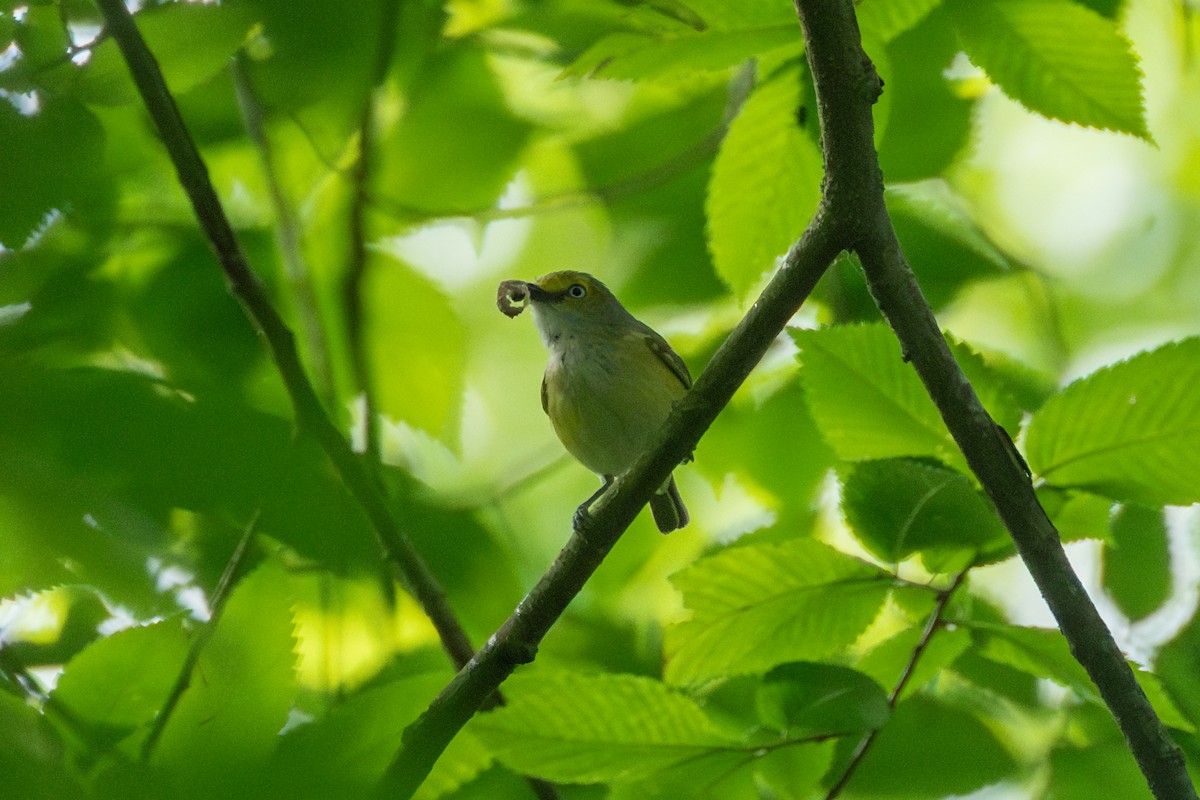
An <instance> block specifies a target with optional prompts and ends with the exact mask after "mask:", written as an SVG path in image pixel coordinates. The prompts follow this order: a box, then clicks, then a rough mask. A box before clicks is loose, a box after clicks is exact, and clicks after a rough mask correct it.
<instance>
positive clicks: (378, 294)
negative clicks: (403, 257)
mask: <svg viewBox="0 0 1200 800" xmlns="http://www.w3.org/2000/svg"><path fill="white" fill-rule="evenodd" d="M363 296H364V303H365V305H366V312H365V313H366V331H365V332H364V333H365V342H366V346H367V347H368V349H369V356H370V360H371V368H372V371H371V375H372V377H373V378H374V381H375V387H374V388H375V403H376V409H375V410H376V412H377V413H382V414H384V415H386V416H387V417H389V418H391V419H392V420H399V421H403V422H407V423H408V424H410V425H412V426H414V427H417V428H421V429H422V430H426V431H428V432H430V433H431V434H432V435H434V436H435V437H438V438H443V439H448V440H451V441H455V440H456V439H457V432H458V425H457V422H458V412H459V407H460V404H461V401H462V389H463V378H464V374H463V362H464V360H465V358H466V331H465V329H464V327H463V325H462V323H461V322H460V321H459V319H458V316H457V314H456V313H455V311H454V308H453V306H452V305H451V303H450V301H449V299H448V298H447V297H446V296H445V295H444V294H443V293H442V292H441V290H440V289H439V288H438V287H437V286H436V285H434V284H433V283H432V282H431V281H429V280H427V279H426V278H424V277H423V276H421V275H420V274H419V273H418V272H417V271H416V270H414V269H412V268H410V267H409V266H408V265H407V264H404V263H401V262H399V261H396V260H393V259H390V258H388V259H379V260H377V261H376V262H375V263H374V265H373V267H372V269H370V270H369V271H368V273H367V275H366V280H365V281H364V287H363ZM405 298H408V299H409V300H412V301H413V302H407V301H406V300H405ZM418 343H419V345H418Z"/></svg>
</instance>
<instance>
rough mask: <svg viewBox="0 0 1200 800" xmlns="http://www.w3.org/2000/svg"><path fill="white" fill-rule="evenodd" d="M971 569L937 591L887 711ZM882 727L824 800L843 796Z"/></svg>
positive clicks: (866, 738)
mask: <svg viewBox="0 0 1200 800" xmlns="http://www.w3.org/2000/svg"><path fill="white" fill-rule="evenodd" d="M969 571H970V570H969V569H965V570H963V571H962V572H960V573H958V574H957V575H955V576H954V580H953V581H951V582H950V585H949V586H947V587H946V588H945V589H942V590H941V591H940V592H938V598H937V603H936V604H935V605H934V607H933V611H931V612H930V613H929V619H928V620H926V621H925V630H924V631H922V633H921V638H920V640H918V641H917V646H916V647H914V648H913V651H912V655H910V656H909V658H908V663H907V664H906V665H905V667H904V671H903V672H902V673H900V678H899V680H897V681H896V685H895V687H893V688H892V691H891V694H889V695H888V708H890V709H894V708H895V707H896V703H898V702H900V695H901V694H903V693H904V689H905V687H906V686H908V682H909V681H911V680H912V677H913V675H914V674H915V673H916V671H917V664H918V663H919V662H920V660H921V656H922V655H924V654H925V650H926V649H927V648H928V647H929V642H930V641H931V640H932V639H933V634H934V633H936V632H937V630H938V628H939V627H941V624H942V617H943V616H944V615H945V613H946V608H947V606H949V605H950V599H951V598H952V597H954V593H955V592H956V591H957V590H958V587H960V586H961V585H962V583H963V581H964V580H965V579H966V577H967V573H968V572H969ZM882 730H883V727H882V726H881V727H878V728H872V729H871V730H870V731H868V732H867V734H866V735H865V736H863V738H862V739H861V740H860V741H859V743H858V745H857V746H856V747H855V748H854V753H853V754H852V755H851V756H850V761H849V762H848V763H847V764H846V769H845V770H843V771H842V775H841V777H840V778H838V780H837V782H836V783H834V784H833V786H831V787H829V791H828V792H827V793H826V795H825V800H834V798H835V797H837V796H838V795H840V794H841V793H842V790H843V789H845V788H846V784H848V783H849V782H850V778H852V777H853V776H854V773H855V772H857V771H858V765H859V764H861V763H862V760H863V758H864V757H865V756H866V755H867V751H868V750H870V749H871V745H873V744H874V743H875V739H876V738H878V737H879V733H880V731H882Z"/></svg>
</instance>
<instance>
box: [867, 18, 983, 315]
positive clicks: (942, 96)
mask: <svg viewBox="0 0 1200 800" xmlns="http://www.w3.org/2000/svg"><path fill="white" fill-rule="evenodd" d="M936 2H937V3H940V0H936ZM930 5H932V4H931V3H930V2H928V0H903V2H900V3H896V2H893V0H883V2H867V3H863V4H860V5H859V6H858V8H860V9H862V10H864V11H865V10H866V9H867V8H868V7H870V8H876V9H881V8H882V9H895V10H896V13H897V14H900V13H901V12H903V11H906V10H912V11H921V10H928V7H929V6H930ZM860 19H861V11H860ZM958 50H959V44H958V40H957V38H956V37H955V35H954V31H953V29H952V28H951V27H950V24H949V21H948V19H947V15H946V14H945V13H944V12H942V11H940V10H938V11H935V12H934V13H933V14H931V15H929V16H927V17H926V18H925V19H924V20H922V21H921V22H920V24H918V25H916V27H914V28H912V29H911V30H907V31H905V32H904V33H902V34H900V35H899V36H897V37H896V38H894V39H892V40H891V41H889V42H888V44H887V47H886V49H885V50H884V53H885V54H886V55H887V60H886V63H885V62H882V61H881V62H880V65H879V69H880V72H881V77H882V78H883V81H884V96H885V97H890V99H891V106H890V107H889V109H888V114H887V117H886V120H885V122H884V123H883V124H882V126H881V134H882V135H881V136H880V137H879V138H878V145H879V164H880V166H881V167H882V168H883V174H884V176H885V177H886V179H887V182H888V185H889V186H894V185H895V184H896V183H897V182H900V181H917V180H923V179H925V178H931V177H934V176H936V175H941V174H943V173H944V172H945V171H946V170H947V169H948V168H949V167H950V166H951V164H953V163H954V161H955V159H956V158H957V157H958V156H959V154H960V153H961V152H962V151H963V149H964V148H965V147H966V145H967V140H968V135H969V134H970V132H971V112H972V109H973V108H974V102H973V100H971V99H970V98H966V97H962V96H961V95H960V94H959V93H956V92H955V91H954V87H953V85H952V84H951V82H950V80H949V79H948V78H947V77H946V70H947V68H948V67H949V66H950V64H951V62H952V61H953V59H954V56H955V54H957V53H958ZM884 70H886V71H884ZM888 199H889V209H890V207H891V203H890V198H888ZM893 213H894V212H893ZM893 221H895V220H894V218H893ZM963 221H964V222H967V224H965V225H963V226H962V228H961V229H952V230H953V233H951V232H949V231H943V235H944V236H945V235H949V236H951V237H955V236H966V237H974V238H979V239H982V238H983V237H982V236H981V235H980V234H979V233H978V231H977V229H976V226H975V225H974V223H973V222H969V221H967V220H966V219H964V220H963ZM900 233H901V236H900V241H901V243H902V244H903V245H904V249H905V252H906V253H907V254H908V257H909V261H910V262H911V263H912V264H913V266H914V269H916V271H917V276H918V277H919V278H921V288H922V289H924V290H925V291H926V293H927V294H928V293H929V291H930V287H929V286H928V283H929V281H928V280H927V279H926V276H925V275H924V274H923V273H922V268H924V269H926V270H929V271H930V272H932V273H933V274H934V275H938V274H941V273H942V272H943V269H941V268H940V267H941V264H939V262H929V261H927V260H926V259H924V258H923V257H922V256H921V255H920V254H919V253H917V252H913V251H912V248H913V247H915V246H916V244H915V243H913V244H910V242H909V241H908V240H906V239H905V237H904V233H903V231H900ZM910 238H911V236H910ZM960 244H961V245H966V246H967V247H970V245H971V243H970V242H961V243H960ZM993 249H994V248H993ZM970 255H971V256H972V257H973V259H972V261H974V260H975V259H978V257H979V256H980V255H986V254H984V253H970ZM972 266H973V264H972V262H968V263H967V264H957V263H954V262H953V261H950V262H947V263H946V264H945V268H946V271H954V272H959V271H961V273H962V277H963V278H969V277H975V275H974V274H973V271H972V269H971V267H972ZM933 302H934V304H935V305H937V300H936V299H933Z"/></svg>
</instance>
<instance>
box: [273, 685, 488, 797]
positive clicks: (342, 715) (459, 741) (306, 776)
mask: <svg viewBox="0 0 1200 800" xmlns="http://www.w3.org/2000/svg"><path fill="white" fill-rule="evenodd" d="M448 677H449V675H448V674H446V673H444V672H441V671H438V672H432V673H426V674H419V675H415V676H411V677H406V678H402V679H400V680H396V681H393V682H391V683H387V684H384V685H382V686H378V687H375V688H371V689H368V690H366V691H363V692H361V693H359V694H357V695H355V696H354V697H352V698H350V699H349V700H347V701H346V702H344V703H341V704H339V705H336V706H334V707H333V708H332V709H331V710H330V711H329V713H328V714H326V715H325V716H323V717H321V718H319V719H317V720H315V721H314V722H312V723H310V724H307V725H301V726H299V727H297V728H294V729H293V730H291V731H289V732H287V733H286V734H284V735H283V736H282V737H281V738H280V741H279V748H278V749H277V751H276V752H275V753H274V755H273V756H272V759H271V769H270V772H271V774H272V775H274V776H276V778H275V781H274V783H273V788H275V789H276V790H277V791H278V796H280V797H293V798H297V800H300V799H301V798H306V799H310V800H318V798H327V797H366V796H369V794H370V793H371V791H372V790H373V788H374V786H375V784H376V783H377V782H378V781H379V778H380V776H382V775H383V772H384V770H385V769H386V768H387V765H388V763H389V762H390V761H391V759H392V757H393V756H394V755H395V753H396V750H397V749H398V748H399V747H400V740H401V736H402V734H403V733H404V729H405V728H406V727H407V726H408V725H409V723H411V722H412V721H413V720H415V719H416V718H417V715H418V714H420V713H421V712H422V711H424V710H425V708H426V707H427V706H428V704H429V702H430V701H431V700H432V699H433V698H434V697H435V696H436V695H437V693H438V691H439V690H440V689H441V688H442V687H443V686H444V685H445V683H446V680H447V679H448ZM489 762H490V756H489V755H488V754H487V753H486V752H485V751H483V749H482V748H481V746H480V744H479V741H478V740H477V739H476V738H475V736H474V735H473V734H471V733H469V732H467V731H464V732H462V733H460V734H459V735H458V736H457V737H456V738H455V740H454V743H453V744H451V746H450V747H449V748H448V749H447V750H446V752H445V753H444V754H443V755H442V757H441V758H440V759H439V760H438V763H437V766H436V767H435V768H434V771H433V772H432V773H430V775H429V777H428V778H426V780H425V782H424V783H423V784H422V787H421V790H420V792H419V793H418V795H417V796H418V797H433V796H437V794H438V792H437V791H435V790H436V789H440V790H442V791H443V792H448V791H451V790H453V789H454V788H457V787H458V786H459V785H461V784H462V783H464V782H466V781H468V780H470V779H471V778H472V777H474V776H475V775H477V774H478V773H479V772H480V771H481V770H482V769H484V768H485V767H486V766H487V765H488V763H489Z"/></svg>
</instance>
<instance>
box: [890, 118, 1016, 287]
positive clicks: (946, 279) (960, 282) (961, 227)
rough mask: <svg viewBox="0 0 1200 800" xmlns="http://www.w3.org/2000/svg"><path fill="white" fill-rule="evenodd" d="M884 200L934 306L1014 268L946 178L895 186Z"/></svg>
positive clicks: (906, 251) (910, 261)
mask: <svg viewBox="0 0 1200 800" xmlns="http://www.w3.org/2000/svg"><path fill="white" fill-rule="evenodd" d="M903 118H904V119H911V118H912V117H911V116H905V117H903ZM884 199H885V200H886V201H887V208H888V214H889V215H890V216H891V218H892V224H893V225H894V226H895V229H896V235H897V236H898V237H899V238H900V244H901V245H902V246H903V247H904V255H905V256H906V257H907V259H908V261H909V263H910V264H911V265H912V268H913V272H914V273H915V274H916V276H917V279H918V281H919V282H920V284H921V291H922V292H923V293H924V294H925V297H926V299H928V300H929V302H930V303H931V304H932V305H933V306H934V307H935V308H938V307H941V306H944V305H946V304H947V303H948V302H950V301H951V300H952V299H953V298H954V295H955V294H956V293H957V292H958V290H959V289H961V288H962V287H963V286H964V285H965V284H967V283H969V282H971V281H973V280H979V279H981V278H987V277H990V276H994V275H997V274H1000V273H1002V272H1005V271H1007V270H1010V269H1012V265H1011V264H1010V263H1009V260H1008V258H1007V257H1006V256H1005V255H1004V254H1003V253H1001V252H1000V250H999V249H997V248H996V246H995V245H994V244H992V242H991V240H989V239H988V238H987V237H986V236H985V235H984V233H983V232H982V231H981V230H980V229H979V227H978V226H977V225H976V223H975V221H974V220H973V219H972V218H971V215H970V214H969V213H968V211H967V209H965V208H964V207H963V205H962V199H961V198H960V197H958V196H957V195H956V194H954V192H953V191H952V190H951V189H950V188H949V187H948V186H947V185H946V184H945V183H943V182H942V181H925V182H922V183H918V184H906V185H901V186H896V185H891V186H889V187H888V190H887V191H886V192H885V194H884Z"/></svg>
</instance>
